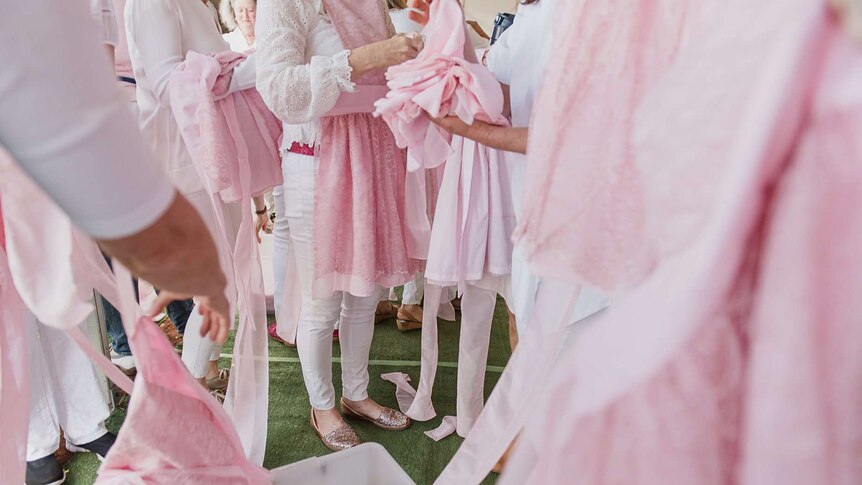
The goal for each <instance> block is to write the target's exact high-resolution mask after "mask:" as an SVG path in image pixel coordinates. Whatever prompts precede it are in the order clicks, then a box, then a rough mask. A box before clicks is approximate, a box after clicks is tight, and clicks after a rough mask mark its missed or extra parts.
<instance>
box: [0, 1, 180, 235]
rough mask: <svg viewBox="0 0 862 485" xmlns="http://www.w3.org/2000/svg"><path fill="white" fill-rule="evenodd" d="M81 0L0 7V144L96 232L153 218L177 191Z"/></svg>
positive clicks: (127, 228)
mask: <svg viewBox="0 0 862 485" xmlns="http://www.w3.org/2000/svg"><path fill="white" fill-rule="evenodd" d="M82 25H93V20H92V16H91V15H90V9H89V8H88V5H87V3H86V2H84V1H83V0H63V1H62V2H58V1H56V0H26V1H22V2H7V3H6V4H4V11H3V15H2V16H0V64H2V66H3V68H2V69H0V145H2V146H3V147H5V148H6V149H7V150H8V151H9V152H10V153H11V154H12V155H13V156H14V157H15V159H16V160H18V162H19V163H20V164H21V166H22V167H23V168H24V170H25V171H27V172H28V173H29V174H30V175H31V176H32V177H33V179H34V180H35V181H36V183H37V184H39V185H40V186H41V187H42V188H43V189H45V191H46V192H47V193H48V195H49V196H51V197H52V198H53V199H54V200H55V201H56V202H57V203H58V205H59V206H60V207H61V208H62V209H63V210H64V211H65V212H66V213H67V214H69V216H70V218H71V220H72V222H73V223H75V224H76V225H78V226H79V227H80V228H81V229H82V230H84V231H85V232H87V233H89V234H90V235H92V236H95V237H97V238H104V239H114V238H120V237H125V236H129V235H132V234H135V233H137V232H140V231H141V230H142V229H144V228H146V227H148V226H150V225H152V224H153V223H154V222H155V221H156V219H158V218H159V217H160V216H161V215H162V214H163V213H164V212H165V210H167V208H168V206H169V205H170V203H171V202H172V201H173V197H174V190H173V187H171V185H170V183H169V182H168V179H167V177H166V176H165V175H164V173H163V172H162V171H161V170H160V169H159V167H158V165H156V164H155V163H153V160H152V158H151V155H150V153H149V150H148V149H147V148H146V145H145V144H144V142H143V140H141V136H140V134H139V133H138V129H137V126H136V124H135V122H134V120H133V119H132V116H131V115H130V114H129V111H128V107H127V106H126V103H125V102H123V101H122V100H121V99H120V98H119V97H118V96H116V87H115V84H114V76H113V72H112V69H111V66H110V65H109V63H108V62H106V61H105V53H104V49H103V48H102V47H101V46H100V40H101V39H100V38H99V35H98V34H97V29H96V28H95V26H94V28H81V26H82Z"/></svg>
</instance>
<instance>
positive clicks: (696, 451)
mask: <svg viewBox="0 0 862 485" xmlns="http://www.w3.org/2000/svg"><path fill="white" fill-rule="evenodd" d="M701 8H702V10H701V11H700V15H702V16H701V17H700V18H699V22H701V23H698V24H696V26H697V27H698V28H696V29H695V28H694V27H693V29H692V31H693V32H698V35H697V36H696V37H692V38H691V39H690V40H689V41H688V45H687V46H686V47H685V48H684V49H683V51H681V53H680V56H679V58H678V61H677V62H676V63H675V65H674V67H673V68H672V69H671V70H670V72H669V73H668V75H667V77H666V78H664V79H663V80H662V82H661V83H660V85H659V87H658V88H657V89H656V90H655V91H654V92H652V93H651V94H650V95H649V96H648V97H647V99H646V100H645V101H644V103H643V105H642V107H641V111H640V113H639V115H638V117H637V119H636V120H635V123H636V127H637V128H636V132H637V133H638V135H637V143H636V145H635V147H636V148H635V159H636V166H637V168H638V169H639V170H640V171H641V175H642V177H643V180H644V181H645V183H644V185H643V192H642V193H643V194H644V200H645V201H646V206H645V207H646V210H645V213H646V217H645V220H646V221H647V224H646V231H645V235H644V236H642V237H643V238H645V239H647V240H649V241H651V242H652V245H653V246H654V247H655V248H657V254H658V255H660V257H659V260H658V261H659V264H658V266H657V268H656V270H655V271H654V272H653V273H652V274H650V276H649V277H648V278H647V279H646V280H645V281H644V282H643V284H642V285H640V286H639V287H637V288H636V289H635V290H634V291H632V293H631V294H630V295H628V296H626V297H625V298H622V299H621V300H620V301H618V302H616V303H615V306H614V307H612V308H611V310H610V312H609V313H608V314H607V315H606V317H605V318H603V319H602V320H601V321H600V322H597V323H596V324H595V325H594V326H593V327H591V328H590V329H588V330H587V331H586V332H584V334H583V335H582V336H581V338H580V340H578V341H577V342H576V343H575V346H574V347H573V348H572V349H571V352H570V353H569V354H568V356H567V357H566V358H565V360H564V361H563V362H562V363H561V365H560V366H558V368H557V372H556V373H555V376H554V378H553V381H552V382H553V386H552V388H551V390H550V391H549V393H547V395H546V396H545V398H544V399H542V400H541V401H540V402H541V403H540V404H539V405H538V406H537V412H536V416H537V418H536V419H535V420H532V421H531V422H530V423H529V425H528V427H527V428H526V431H525V435H524V439H522V440H521V446H519V449H518V451H517V453H516V455H515V456H514V457H513V459H512V461H511V462H510V465H509V469H508V470H507V471H506V473H505V474H504V476H503V477H502V479H501V480H500V483H501V484H506V485H508V484H516V483H517V484H523V483H528V484H529V483H542V484H544V483H560V482H563V481H565V482H566V483H572V484H591V485H602V484H617V483H626V484H632V485H638V484H653V483H663V484H668V485H674V484H689V483H699V484H704V485H712V484H715V485H719V484H721V485H725V484H740V485H765V484H774V483H782V484H789V485H795V484H799V485H802V484H811V483H830V484H841V485H844V484H847V485H849V484H855V483H860V482H862V460H860V457H862V418H860V415H859V412H858V411H859V409H860V406H862V301H860V299H859V295H860V293H862V263H860V258H859V248H860V247H862V221H860V219H859V217H858V207H859V206H860V204H862V171H860V170H859V161H860V160H862V92H860V90H859V86H860V83H862V45H860V44H859V43H858V42H856V43H854V42H852V41H851V40H850V39H849V38H848V37H847V35H846V34H845V33H844V32H842V30H841V29H840V28H839V27H838V25H837V24H836V22H835V19H834V17H833V16H832V15H831V12H829V9H828V8H827V4H826V2H824V1H819V0H792V1H789V2H788V1H783V2H778V1H763V2H758V3H757V4H756V5H755V4H752V3H750V2H745V1H741V0H731V1H721V2H718V1H713V2H706V3H705V4H704V5H703V6H702V7H701Z"/></svg>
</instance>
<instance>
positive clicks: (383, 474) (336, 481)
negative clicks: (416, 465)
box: [272, 443, 415, 485]
mask: <svg viewBox="0 0 862 485" xmlns="http://www.w3.org/2000/svg"><path fill="white" fill-rule="evenodd" d="M272 483H273V485H346V484H349V485H415V483H414V482H413V480H411V479H410V477H409V476H407V473H406V472H405V471H404V470H403V469H402V468H401V467H400V466H398V463H396V462H395V459H394V458H392V456H391V455H390V454H389V452H387V451H386V449H385V448H383V446H381V445H379V444H377V443H363V444H361V445H359V446H355V447H353V448H350V449H348V450H344V451H339V452H338V453H333V454H331V455H326V456H322V457H314V458H309V459H307V460H302V461H300V462H296V463H292V464H290V465H286V466H283V467H281V468H276V469H275V470H272Z"/></svg>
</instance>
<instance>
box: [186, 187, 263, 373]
mask: <svg viewBox="0 0 862 485" xmlns="http://www.w3.org/2000/svg"><path fill="white" fill-rule="evenodd" d="M185 197H186V198H187V199H188V201H189V203H191V205H192V206H194V208H195V209H197V211H198V214H200V216H201V218H202V219H203V220H204V223H206V225H207V228H208V229H209V230H210V234H211V235H212V237H213V239H215V238H216V237H217V234H218V233H217V232H216V230H217V227H218V225H217V222H216V218H215V213H214V212H213V209H212V202H210V198H209V195H207V193H206V192H203V191H201V192H195V193H193V194H186V196H185ZM223 208H224V217H225V221H224V223H225V232H226V233H227V239H228V242H229V244H230V245H231V248H233V246H234V244H235V242H236V235H237V232H238V231H239V223H240V220H241V218H242V210H251V209H250V208H246V207H243V205H242V204H223ZM225 270H226V271H233V269H232V268H225ZM202 323H203V316H201V315H200V314H199V313H198V312H197V309H194V308H193V309H192V314H191V315H189V319H188V321H187V322H186V331H185V333H184V334H183V356H182V359H183V364H185V365H186V368H187V369H188V370H189V372H191V374H192V376H193V377H194V378H195V379H200V378H202V377H205V376H206V373H207V367H208V366H209V363H210V362H211V361H217V360H219V356H220V355H221V345H216V343H215V342H214V341H212V340H211V339H210V338H209V337H206V336H204V337H201V333H200V330H201V324H202Z"/></svg>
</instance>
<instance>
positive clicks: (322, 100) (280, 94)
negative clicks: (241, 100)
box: [255, 0, 356, 149]
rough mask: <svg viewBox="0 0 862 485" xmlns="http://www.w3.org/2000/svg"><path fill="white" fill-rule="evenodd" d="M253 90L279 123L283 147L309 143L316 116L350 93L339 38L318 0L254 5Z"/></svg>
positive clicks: (314, 136)
mask: <svg viewBox="0 0 862 485" xmlns="http://www.w3.org/2000/svg"><path fill="white" fill-rule="evenodd" d="M255 38H256V39H257V90H258V91H259V92H260V95H261V96H262V97H263V100H264V101H265V102H266V104H267V106H268V107H269V109H270V110H271V111H272V112H273V113H275V115H276V116H277V117H278V118H279V119H280V120H281V121H282V122H284V138H283V139H282V149H285V148H289V147H290V145H291V144H292V143H293V142H298V143H304V144H308V145H314V144H316V142H317V135H318V129H319V125H320V118H321V117H322V116H323V115H325V114H326V113H327V112H328V111H330V110H331V109H332V108H334V107H335V103H336V101H338V96H339V95H340V94H341V92H342V91H347V92H353V91H355V89H356V87H355V85H354V84H353V82H351V80H350V66H349V64H348V62H347V58H348V56H349V55H350V51H348V50H345V49H344V46H343V45H342V44H341V39H339V37H338V33H337V32H336V31H335V27H334V26H333V25H332V22H331V21H330V20H329V17H328V16H327V15H325V14H324V13H323V8H322V6H321V3H320V0H280V1H266V2H260V3H259V4H258V12H257V25H256V26H255Z"/></svg>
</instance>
